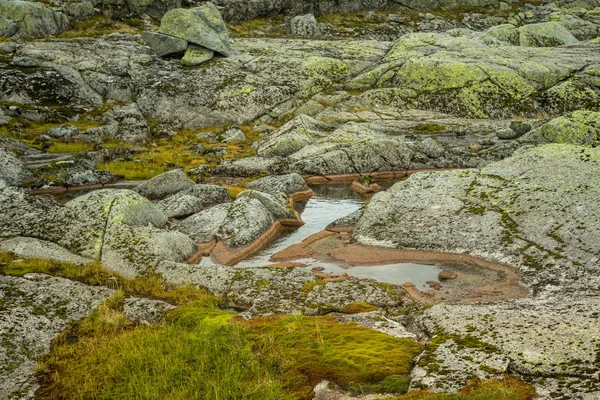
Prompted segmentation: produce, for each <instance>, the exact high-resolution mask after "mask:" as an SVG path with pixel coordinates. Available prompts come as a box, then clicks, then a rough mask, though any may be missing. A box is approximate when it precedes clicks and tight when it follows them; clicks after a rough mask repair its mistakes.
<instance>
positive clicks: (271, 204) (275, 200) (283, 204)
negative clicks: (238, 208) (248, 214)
mask: <svg viewBox="0 0 600 400" xmlns="http://www.w3.org/2000/svg"><path fill="white" fill-rule="evenodd" d="M241 197H248V198H251V199H256V200H258V201H260V202H261V203H262V205H263V206H265V208H266V209H267V210H269V212H270V213H271V215H272V216H273V217H275V218H276V219H295V218H296V214H295V213H294V212H293V211H292V210H291V208H288V207H287V206H288V205H289V203H288V200H287V197H286V196H285V195H284V194H283V193H279V196H276V195H273V194H269V193H263V192H259V191H258V190H245V191H243V192H242V193H240V194H239V195H238V199H239V198H241Z"/></svg>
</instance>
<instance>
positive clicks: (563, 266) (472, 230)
mask: <svg viewBox="0 0 600 400" xmlns="http://www.w3.org/2000/svg"><path fill="white" fill-rule="evenodd" d="M599 171H600V152H599V151H598V150H597V149H591V148H588V147H578V146H570V145H556V144H555V145H545V146H540V147H537V148H533V149H529V150H521V151H519V152H518V154H516V155H515V156H513V157H511V158H508V159H506V160H504V161H500V162H497V163H492V164H490V165H488V166H486V167H484V168H482V169H479V170H469V171H455V172H439V173H431V174H427V173H425V174H416V175H413V176H412V177H411V178H409V179H408V180H407V181H405V182H402V183H398V184H396V185H395V186H394V187H392V189H390V190H388V191H387V192H383V193H380V194H377V195H375V196H374V197H373V199H372V200H371V202H370V203H369V205H368V206H367V207H366V209H365V211H364V214H363V216H362V217H361V219H360V220H359V222H358V224H357V227H356V230H355V231H354V233H353V236H354V238H355V239H356V240H357V241H358V242H360V243H363V244H375V245H380V246H386V247H398V248H413V249H432V250H442V251H447V252H453V253H468V254H470V255H472V256H476V257H480V258H484V259H487V260H490V261H495V262H501V263H505V264H509V265H513V266H515V267H517V268H518V269H519V270H520V272H521V280H522V281H523V282H524V284H525V285H526V286H528V287H530V288H532V289H533V296H532V297H531V298H528V299H522V300H514V301H510V302H508V303H504V304H473V305H453V306H447V305H438V306H434V307H433V308H432V309H431V310H429V311H428V312H426V313H425V315H424V316H423V319H422V320H421V323H422V324H423V326H424V327H425V329H426V330H427V331H428V332H432V333H433V332H435V333H436V334H437V335H440V336H439V338H438V339H436V343H437V344H436V346H433V347H432V350H431V351H430V353H429V355H426V356H424V357H423V359H422V360H423V362H422V363H420V364H419V368H418V369H416V370H415V372H414V373H413V384H414V385H415V386H416V387H418V386H419V384H424V385H427V386H429V387H431V388H433V389H434V390H456V387H458V386H460V385H461V384H462V383H464V382H467V381H469V380H470V379H472V378H473V377H475V376H479V377H481V378H488V377H490V376H499V375H502V374H503V373H505V372H506V371H508V369H509V368H510V370H512V371H518V372H519V373H520V374H522V375H524V376H528V377H530V379H532V380H533V381H534V382H537V381H536V379H535V377H539V376H544V377H547V378H548V379H549V381H548V382H546V383H543V382H541V381H540V382H537V383H538V384H539V385H540V387H541V388H542V390H549V391H552V390H556V391H557V392H558V393H562V395H563V396H566V397H570V396H575V395H574V393H579V391H580V390H581V388H582V387H590V393H594V394H597V393H599V392H600V387H598V385H597V381H596V380H595V378H594V377H593V375H594V373H595V371H597V370H598V368H599V367H600V365H598V360H597V358H595V357H594V353H593V351H591V348H592V347H593V346H595V344H594V343H595V341H596V339H595V338H597V335H598V332H596V329H595V328H592V329H591V330H589V329H587V328H585V327H586V326H589V324H592V325H594V323H593V322H592V320H593V319H594V318H596V317H597V316H596V317H595V316H594V314H592V313H591V312H590V311H589V310H592V309H595V308H597V307H598V304H597V300H596V297H595V294H594V291H595V290H596V289H595V288H596V287H597V285H598V283H599V282H598V259H599V257H600V254H598V251H597V246H596V243H597V241H598V238H600V230H599V225H598V221H600V209H599V208H598V206H597V201H596V198H597V196H598V194H599V192H598V189H599V188H600V182H599V181H598V177H599V176H600V175H599V174H598V172H599ZM567 314H568V315H569V318H568V320H569V323H568V324H567V323H566V322H565V315H567ZM448 315H452V316H453V317H452V318H448ZM454 316H458V318H455V317H454ZM596 319H597V318H596ZM534 321H536V322H534ZM549 326H552V329H547V327H549ZM538 327H539V329H538ZM444 335H446V336H444ZM516 337H518V338H519V339H518V340H515V339H514V338H516ZM482 353H484V354H487V356H483V355H482ZM441 370H443V371H446V373H447V374H446V375H444V378H443V379H441V377H440V375H439V371H441ZM565 373H566V374H567V375H568V376H570V377H571V378H573V383H572V384H571V385H570V386H569V387H562V386H561V387H560V388H556V387H555V388H554V389H552V385H554V384H555V383H556V381H555V380H556V379H560V378H559V377H560V376H562V375H563V374H565ZM552 382H554V383H552ZM454 385H456V386H454ZM549 388H550V389H549ZM571 398H580V397H577V396H575V397H571ZM581 398H585V397H581ZM589 398H593V396H592V397H589Z"/></svg>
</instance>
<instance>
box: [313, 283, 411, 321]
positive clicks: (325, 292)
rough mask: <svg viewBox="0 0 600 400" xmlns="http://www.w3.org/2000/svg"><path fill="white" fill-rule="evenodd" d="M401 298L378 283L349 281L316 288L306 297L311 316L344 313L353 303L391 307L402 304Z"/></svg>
mask: <svg viewBox="0 0 600 400" xmlns="http://www.w3.org/2000/svg"><path fill="white" fill-rule="evenodd" d="M401 298H402V295H401V294H395V293H393V292H392V291H390V289H389V288H388V287H387V286H386V285H384V284H381V283H379V282H377V281H374V280H369V279H361V280H347V281H341V282H330V283H328V284H327V285H318V286H316V287H315V288H314V289H313V290H312V291H311V292H310V293H309V294H308V295H307V296H306V308H307V313H309V314H322V313H327V312H335V311H342V310H343V309H344V307H346V306H348V305H350V304H353V303H354V304H355V303H363V304H371V305H373V306H376V307H391V306H395V305H398V304H399V303H401V302H402V301H401Z"/></svg>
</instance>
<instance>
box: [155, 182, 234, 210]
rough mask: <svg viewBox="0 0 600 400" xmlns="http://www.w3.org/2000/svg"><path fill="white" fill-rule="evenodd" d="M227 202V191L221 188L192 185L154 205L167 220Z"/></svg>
mask: <svg viewBox="0 0 600 400" xmlns="http://www.w3.org/2000/svg"><path fill="white" fill-rule="evenodd" d="M227 202H229V191H228V190H227V189H226V188H224V187H221V186H213V185H194V186H192V187H190V188H189V189H186V190H183V191H181V192H179V193H176V194H174V195H173V196H170V197H167V198H166V199H164V200H161V201H159V202H158V203H156V207H158V208H159V209H160V210H161V211H162V212H163V213H164V214H165V215H166V216H167V218H183V217H188V216H190V215H192V214H196V213H199V212H200V211H202V210H203V209H205V208H206V207H208V206H212V205H215V204H219V203H227Z"/></svg>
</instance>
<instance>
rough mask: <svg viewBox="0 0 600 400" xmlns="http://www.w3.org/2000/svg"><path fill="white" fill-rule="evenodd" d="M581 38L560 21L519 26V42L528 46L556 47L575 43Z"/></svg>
mask: <svg viewBox="0 0 600 400" xmlns="http://www.w3.org/2000/svg"><path fill="white" fill-rule="evenodd" d="M578 42H579V40H577V38H576V37H575V36H573V34H572V33H571V32H570V31H569V30H568V29H567V28H565V27H564V26H563V25H561V24H559V23H558V22H542V23H539V24H530V25H524V26H522V27H520V28H519V43H520V44H521V46H526V47H556V46H563V45H566V44H575V43H578Z"/></svg>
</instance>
